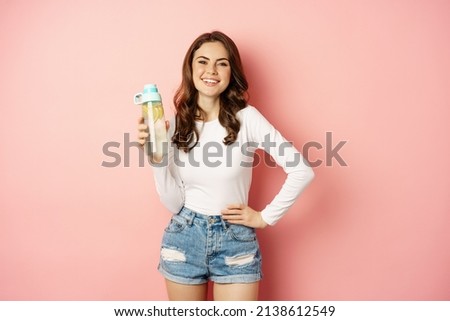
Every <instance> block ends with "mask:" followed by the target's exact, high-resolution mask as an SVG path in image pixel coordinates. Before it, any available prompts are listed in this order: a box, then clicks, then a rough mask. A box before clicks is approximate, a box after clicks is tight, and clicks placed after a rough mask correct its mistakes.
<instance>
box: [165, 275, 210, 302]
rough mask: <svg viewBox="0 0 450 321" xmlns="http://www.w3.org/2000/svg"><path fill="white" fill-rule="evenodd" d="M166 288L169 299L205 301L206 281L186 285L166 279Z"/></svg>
mask: <svg viewBox="0 0 450 321" xmlns="http://www.w3.org/2000/svg"><path fill="white" fill-rule="evenodd" d="M166 288H167V294H168V295H169V300H170V301H206V294H207V291H208V283H205V284H198V285H197V284H195V285H186V284H180V283H175V282H172V281H169V280H167V279H166Z"/></svg>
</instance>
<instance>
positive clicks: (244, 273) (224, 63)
mask: <svg viewBox="0 0 450 321" xmlns="http://www.w3.org/2000/svg"><path fill="white" fill-rule="evenodd" d="M247 88H248V84H247V80H246V77H245V75H244V71H243V67H242V64H241V59H240V56H239V52H238V49H237V47H236V45H235V43H234V42H233V41H232V40H231V39H230V38H229V37H228V36H226V35H225V34H223V33H221V32H218V31H215V32H212V33H205V34H202V35H201V36H199V37H198V38H197V39H196V40H195V41H194V42H193V43H192V45H191V46H190V48H189V50H188V51H187V53H186V56H185V59H184V62H183V68H182V82H181V85H180V87H179V89H178V91H177V92H176V94H175V97H174V104H175V108H176V115H175V119H174V120H172V122H171V123H170V125H169V124H168V132H169V137H170V138H171V140H172V143H171V146H169V150H168V153H167V154H166V155H154V156H153V159H152V160H151V161H152V163H153V164H154V166H152V168H153V172H154V177H155V183H156V188H157V191H158V194H159V196H160V199H161V201H162V203H163V204H164V205H165V206H166V207H167V209H168V210H169V211H170V212H172V213H174V214H173V216H172V219H171V221H170V223H169V225H168V226H167V228H166V230H165V233H164V236H163V240H162V246H161V257H160V264H159V267H158V269H159V271H160V272H161V273H162V274H163V275H164V277H165V278H166V284H167V291H168V296H169V299H170V300H206V296H207V284H208V281H212V282H213V284H214V288H213V294H214V299H215V300H257V298H258V286H259V281H260V280H261V278H262V273H261V254H260V250H259V245H258V241H257V239H256V234H255V229H256V228H265V227H266V226H267V225H274V224H275V223H276V222H277V221H278V220H279V219H280V218H281V217H282V216H283V215H284V214H285V213H286V211H287V210H288V209H289V207H290V206H291V205H292V204H293V203H294V201H295V200H296V198H297V197H298V196H299V194H300V193H301V192H302V191H303V190H304V188H305V187H306V186H307V185H308V184H309V183H310V181H311V180H312V179H313V177H314V174H313V171H312V170H311V168H310V167H309V166H308V165H306V164H305V161H304V159H303V157H302V156H301V155H300V153H299V152H298V150H297V149H295V147H294V146H292V144H290V143H289V142H287V141H286V140H285V139H284V138H283V136H282V135H281V134H280V133H279V132H278V131H277V130H276V129H275V128H274V127H273V126H272V125H271V124H270V123H269V122H268V121H267V120H266V119H265V118H264V117H263V116H262V115H261V113H259V112H258V110H257V109H256V108H254V107H252V106H249V105H248V104H247V98H246V97H247V96H246V94H247ZM138 129H139V142H140V143H141V145H144V144H145V142H146V140H147V139H148V130H147V126H146V125H144V124H143V119H140V122H139V127H138ZM258 148H259V149H264V150H265V151H266V152H267V153H269V154H270V155H271V156H272V157H273V158H274V159H275V161H276V162H277V164H278V165H279V166H281V167H282V168H283V169H284V171H285V172H286V174H287V176H286V181H285V183H284V184H283V185H282V187H281V189H280V191H279V193H278V194H277V195H276V196H275V198H274V199H273V200H272V201H271V202H270V203H269V204H267V206H266V207H265V208H264V209H262V210H261V211H258V210H255V209H253V208H251V207H249V206H248V194H249V189H250V184H251V178H252V167H253V161H254V153H255V151H256V149H258Z"/></svg>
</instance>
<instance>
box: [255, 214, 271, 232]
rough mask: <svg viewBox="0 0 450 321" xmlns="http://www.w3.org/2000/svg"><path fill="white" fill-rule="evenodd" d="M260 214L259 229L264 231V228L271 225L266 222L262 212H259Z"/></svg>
mask: <svg viewBox="0 0 450 321" xmlns="http://www.w3.org/2000/svg"><path fill="white" fill-rule="evenodd" d="M258 213H259V220H260V222H259V228H261V229H263V228H265V227H267V225H269V224H267V223H266V221H264V219H263V217H262V214H261V212H258Z"/></svg>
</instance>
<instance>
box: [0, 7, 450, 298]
mask: <svg viewBox="0 0 450 321" xmlns="http://www.w3.org/2000/svg"><path fill="white" fill-rule="evenodd" d="M213 29H220V30H222V31H224V32H226V33H227V34H229V35H230V36H231V37H232V38H233V39H234V40H235V42H236V43H237V45H238V46H239V48H240V50H241V54H242V56H243V60H244V64H245V67H246V71H247V74H248V78H249V81H250V85H251V101H250V102H251V103H252V104H253V105H255V106H257V107H258V108H259V109H260V110H261V112H262V113H263V114H264V115H266V117H267V118H268V119H269V120H270V121H271V122H272V123H273V124H274V125H276V126H277V128H278V129H279V130H280V131H281V132H282V133H283V134H284V135H285V136H286V137H287V138H288V139H290V140H292V141H294V143H295V144H296V146H297V147H298V148H300V149H301V148H302V146H303V145H304V144H306V143H308V142H312V141H314V142H318V143H320V144H322V145H323V146H325V143H326V140H325V137H326V132H332V135H333V143H332V145H333V146H332V147H334V146H335V145H337V144H338V143H339V141H347V143H346V144H345V145H344V147H342V149H341V150H340V152H339V154H340V156H341V157H342V158H343V159H344V160H345V161H346V163H347V164H348V166H340V165H339V164H338V163H337V162H336V160H333V163H332V166H326V164H325V163H322V164H321V165H320V166H318V167H316V168H315V172H316V175H317V176H316V179H315V181H314V182H313V184H312V185H311V186H310V188H309V189H308V190H307V191H306V192H305V193H304V194H303V195H302V197H301V198H300V200H299V201H298V202H297V203H296V204H295V206H294V207H293V208H292V209H291V210H290V212H289V213H288V215H287V216H285V217H284V218H283V220H282V221H281V222H280V223H279V224H278V225H276V226H275V227H274V228H268V229H266V230H264V231H261V232H260V233H259V235H260V241H261V245H262V248H263V255H264V274H265V279H264V281H263V282H262V288H261V296H260V298H261V299H262V300H449V299H450V273H449V271H450V233H449V231H448V228H449V226H450V216H449V213H450V201H449V191H450V170H449V163H450V144H449V137H450V129H449V126H448V122H449V116H450V111H449V110H450V109H449V107H450V93H449V88H450V59H449V57H450V43H449V39H450V3H449V2H448V1H444V0H443V1H427V0H423V1H406V0H405V1H401V0H398V1H390V0H389V1H388V0H383V1H360V0H346V1H323V0H322V1H316V0H314V1H313V0H309V1H287V0H276V1H275V0H271V1H267V0H265V1H256V0H255V1H242V0H231V1H230V0H229V1H226V2H222V3H218V2H214V1H181V0H180V1H148V0H142V1H133V0H131V1H125V2H124V1H100V0H94V1H92V0H90V1H87V0H86V1H56V0H47V1H44V0H41V1H29V0H18V1H0V46H1V50H0V107H1V117H0V126H1V127H0V144H1V145H0V147H1V149H0V153H1V157H0V166H1V167H0V181H1V185H0V299H2V300H165V299H166V294H165V288H164V282H163V278H162V277H161V276H160V275H159V274H158V272H157V271H156V266H157V261H158V256H159V245H160V239H161V235H162V232H163V229H164V226H165V225H166V224H167V221H168V219H169V214H168V213H167V211H165V209H164V208H163V207H162V205H161V204H160V203H159V202H158V198H157V195H156V192H155V188H154V185H153V178H152V174H151V170H150V167H149V166H148V165H147V166H145V167H139V163H138V154H137V149H136V148H135V147H133V148H131V149H130V152H131V154H132V155H131V157H130V164H129V166H128V167H126V166H125V164H124V163H123V162H122V164H121V165H120V166H118V167H115V168H106V167H102V166H101V164H102V162H103V161H107V162H111V161H113V159H112V158H111V157H108V156H106V155H104V154H103V152H102V147H103V145H104V144H105V143H107V142H110V141H116V142H118V143H120V144H121V145H120V146H121V147H120V148H117V149H111V150H112V151H115V152H117V153H120V155H121V156H122V160H123V157H124V152H123V145H124V133H130V135H131V139H132V140H134V139H135V137H136V121H137V117H138V116H139V108H138V107H137V106H134V105H133V103H132V98H133V95H134V94H135V93H136V92H138V91H140V90H141V88H142V87H143V85H144V84H145V83H149V82H156V83H158V86H159V88H160V90H161V93H162V96H163V100H164V104H165V109H166V113H167V114H170V115H171V114H173V107H172V97H173V94H174V92H175V90H176V88H177V86H178V84H179V82H180V74H181V71H180V67H181V62H182V59H183V56H184V54H185V51H186V49H187V47H188V46H189V44H190V43H191V42H192V40H193V39H194V38H195V37H196V36H197V35H199V34H200V33H203V32H206V31H211V30H213ZM325 156H326V155H325V149H322V150H314V149H313V150H311V151H310V153H309V155H308V157H309V159H310V160H311V161H314V160H318V159H321V160H325ZM258 174H259V175H258ZM256 176H257V177H255V179H254V184H253V190H252V193H251V205H253V206H254V207H255V208H261V207H262V206H264V205H265V204H266V203H267V202H268V201H270V200H271V198H272V197H273V196H274V194H275V193H276V192H277V190H278V189H279V187H280V184H281V183H282V181H283V178H284V175H283V172H282V171H281V170H280V169H269V168H267V167H263V166H259V167H258V168H257V169H256Z"/></svg>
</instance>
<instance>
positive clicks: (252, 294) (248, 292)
mask: <svg viewBox="0 0 450 321" xmlns="http://www.w3.org/2000/svg"><path fill="white" fill-rule="evenodd" d="M258 291H259V282H253V283H214V300H215V301H257V300H258Z"/></svg>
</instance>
